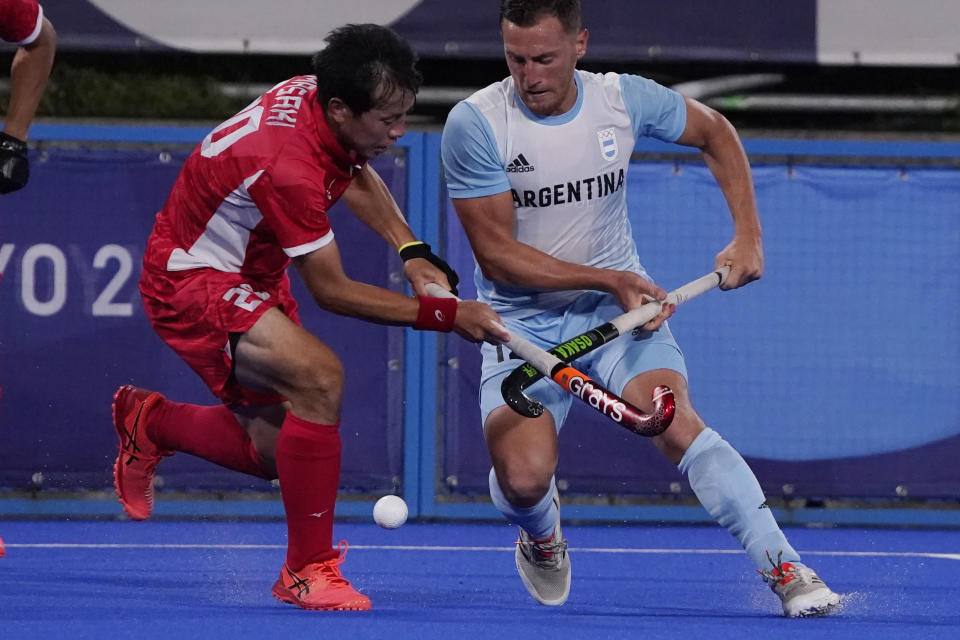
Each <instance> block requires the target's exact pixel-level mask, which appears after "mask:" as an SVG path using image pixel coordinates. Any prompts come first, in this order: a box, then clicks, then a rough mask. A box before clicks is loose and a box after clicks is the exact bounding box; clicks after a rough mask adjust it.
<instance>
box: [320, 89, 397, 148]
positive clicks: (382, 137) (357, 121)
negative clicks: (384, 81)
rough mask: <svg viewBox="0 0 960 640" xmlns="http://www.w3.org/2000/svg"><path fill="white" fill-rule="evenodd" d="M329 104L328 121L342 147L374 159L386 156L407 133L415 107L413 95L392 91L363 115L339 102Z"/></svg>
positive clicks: (334, 101)
mask: <svg viewBox="0 0 960 640" xmlns="http://www.w3.org/2000/svg"><path fill="white" fill-rule="evenodd" d="M330 102H331V104H330V105H329V108H328V119H329V121H330V123H331V125H332V128H333V130H334V133H335V135H336V136H337V139H338V140H339V141H340V144H341V145H342V146H343V147H344V148H345V149H347V150H348V151H349V150H352V151H356V152H357V153H358V154H360V155H361V156H363V157H365V158H374V157H376V156H379V155H381V154H383V153H385V152H386V151H387V149H389V148H390V147H392V146H393V145H394V144H396V142H397V140H399V139H400V137H401V136H403V134H404V133H406V132H407V112H408V111H410V109H412V108H413V102H414V95H413V94H412V93H410V92H409V91H401V90H397V91H393V92H392V94H391V95H388V96H386V97H385V98H383V97H382V98H381V99H380V100H378V101H377V104H376V106H374V108H373V109H371V110H370V111H367V112H365V113H361V114H360V115H357V114H355V113H354V112H353V111H352V110H351V109H350V108H349V107H348V106H346V105H345V104H343V103H342V102H340V101H338V100H336V99H334V100H331V101H330Z"/></svg>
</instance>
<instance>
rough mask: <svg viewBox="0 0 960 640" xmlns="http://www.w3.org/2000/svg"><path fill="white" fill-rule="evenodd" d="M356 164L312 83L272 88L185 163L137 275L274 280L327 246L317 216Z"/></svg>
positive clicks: (359, 162) (328, 237)
mask: <svg viewBox="0 0 960 640" xmlns="http://www.w3.org/2000/svg"><path fill="white" fill-rule="evenodd" d="M0 1H2V0H0ZM364 162H365V159H363V158H362V157H358V156H357V155H356V154H355V153H353V152H351V153H347V152H346V151H344V149H343V147H341V146H340V144H339V143H338V142H337V140H336V138H335V137H334V135H333V132H332V131H330V128H329V127H328V126H327V122H326V119H325V118H324V114H323V110H322V109H321V108H320V105H319V104H318V103H317V98H316V78H315V77H313V76H298V77H296V78H291V79H290V80H287V81H285V82H281V83H280V84H278V85H277V86H275V87H274V88H273V89H271V90H270V91H268V92H267V93H265V94H263V95H262V96H260V98H259V99H258V100H256V101H255V102H254V103H253V104H251V105H250V106H249V107H247V108H246V109H244V110H243V111H241V112H240V113H238V114H237V115H235V116H234V117H232V118H230V119H229V120H227V121H226V122H224V123H222V124H221V125H220V126H218V127H217V128H215V129H214V130H213V131H212V132H211V133H210V134H209V135H207V137H206V138H204V140H203V142H201V143H200V145H199V146H198V147H197V148H196V149H195V150H194V151H193V153H192V154H190V157H189V158H187V161H186V162H185V163H184V165H183V169H181V171H180V175H179V176H178V177H177V180H176V182H175V183H174V185H173V189H172V190H171V192H170V196H169V197H168V199H167V202H166V204H165V205H164V207H163V209H162V210H161V211H160V213H159V214H157V220H156V224H155V225H154V227H153V233H152V234H151V235H150V239H149V241H148V243H147V250H146V252H145V254H144V265H145V266H147V267H149V268H151V269H152V270H160V271H168V272H171V271H187V270H190V269H203V268H211V269H216V270H218V271H224V272H232V273H240V274H243V275H246V276H250V277H253V278H257V279H265V280H276V279H278V278H280V277H281V276H282V275H283V273H284V270H285V269H286V268H287V265H288V264H289V263H290V258H293V257H296V256H299V255H304V254H307V253H310V252H311V251H314V250H316V249H319V248H320V247H323V246H325V245H327V244H329V243H330V242H331V241H332V240H333V231H332V230H331V229H330V222H329V220H328V218H327V211H328V210H329V208H330V207H331V206H332V205H333V204H334V203H335V202H336V201H337V200H338V199H339V198H340V196H341V195H343V192H344V190H346V188H347V186H349V184H350V181H351V180H352V179H353V176H355V175H356V174H357V172H358V171H359V170H360V169H361V168H362V166H363V163H364Z"/></svg>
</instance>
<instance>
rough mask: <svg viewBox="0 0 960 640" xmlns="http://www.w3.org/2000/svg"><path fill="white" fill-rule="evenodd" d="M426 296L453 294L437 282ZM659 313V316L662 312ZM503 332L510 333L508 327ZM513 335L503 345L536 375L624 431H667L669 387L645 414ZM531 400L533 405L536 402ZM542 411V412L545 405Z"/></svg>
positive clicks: (658, 391)
mask: <svg viewBox="0 0 960 640" xmlns="http://www.w3.org/2000/svg"><path fill="white" fill-rule="evenodd" d="M427 293H428V294H429V295H431V296H434V297H438V298H439V297H452V296H453V294H452V293H450V292H449V291H447V290H445V289H444V288H443V287H441V286H440V285H437V284H434V283H430V284H428V285H427ZM644 306H655V307H657V308H658V309H659V305H658V304H651V305H644ZM657 313H659V310H658V311H657ZM657 313H654V314H653V315H652V316H650V318H648V319H647V320H645V321H644V322H647V321H649V320H650V319H652V318H654V317H656V315H657ZM503 329H504V331H509V330H508V329H507V328H506V327H504V328H503ZM510 335H511V337H510V340H508V341H507V342H504V343H503V346H505V347H507V348H508V349H510V350H511V351H513V352H514V353H515V354H517V355H518V356H520V357H521V358H523V359H524V360H525V361H526V362H527V363H528V364H529V365H530V366H532V367H533V369H534V371H535V372H539V373H540V374H541V375H547V376H550V378H551V379H552V380H553V381H554V382H556V383H557V384H558V385H560V386H561V387H563V388H564V389H566V390H567V391H568V392H570V393H571V394H573V395H574V396H576V397H577V398H579V399H580V400H582V401H583V402H585V403H587V404H588V405H590V406H591V407H593V408H594V409H595V410H597V411H599V412H600V413H602V414H603V415H605V416H607V417H608V418H610V419H611V420H613V421H614V422H616V423H617V424H619V425H620V426H622V427H624V428H625V429H628V430H630V431H632V432H633V433H636V434H638V435H641V436H646V437H653V436H656V435H660V434H661V433H663V432H664V431H666V430H667V427H669V426H670V422H671V421H673V414H674V411H675V409H676V402H675V400H674V397H673V391H671V390H670V388H669V387H666V386H662V385H661V386H658V387H657V388H656V389H654V390H653V405H654V410H653V412H652V413H644V412H643V411H641V410H640V409H638V408H637V407H635V406H633V405H632V404H630V403H629V402H627V401H626V400H624V399H623V398H621V397H620V396H618V395H616V394H614V393H613V392H611V391H609V390H607V389H605V388H603V387H602V386H600V385H599V384H597V383H596V382H594V381H593V380H592V379H591V378H590V376H588V375H586V374H584V373H583V372H581V371H578V370H577V369H575V368H573V367H571V366H570V365H568V364H566V363H565V362H563V361H562V360H561V359H560V358H558V357H557V356H556V355H554V354H552V353H548V352H546V351H544V350H543V349H541V348H540V347H538V346H537V345H535V344H533V343H532V342H530V341H529V340H527V339H526V338H524V337H522V336H518V335H516V334H515V333H511V334H510ZM528 400H529V399H528ZM529 401H530V402H534V401H533V400H529ZM540 411H541V412H542V411H543V407H542V406H541V408H540ZM537 415H539V414H537ZM531 417H536V416H531Z"/></svg>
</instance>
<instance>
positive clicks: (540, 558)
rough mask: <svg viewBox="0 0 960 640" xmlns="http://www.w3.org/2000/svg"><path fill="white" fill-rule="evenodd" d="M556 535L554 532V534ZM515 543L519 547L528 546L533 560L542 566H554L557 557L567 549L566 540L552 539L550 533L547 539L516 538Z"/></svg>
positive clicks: (550, 567)
mask: <svg viewBox="0 0 960 640" xmlns="http://www.w3.org/2000/svg"><path fill="white" fill-rule="evenodd" d="M554 535H556V534H554ZM517 544H518V545H520V546H521V547H526V548H528V549H529V550H530V551H531V552H533V553H532V554H531V555H532V556H533V558H532V559H533V561H534V562H536V563H537V565H540V566H543V565H546V566H545V567H544V568H549V569H552V568H555V567H556V565H557V563H558V562H559V560H558V557H559V556H560V555H561V554H563V552H564V551H566V550H567V541H566V540H557V541H555V540H554V539H553V536H552V535H551V536H550V538H549V539H548V540H535V539H533V538H527V539H526V540H523V539H522V538H521V539H520V540H517Z"/></svg>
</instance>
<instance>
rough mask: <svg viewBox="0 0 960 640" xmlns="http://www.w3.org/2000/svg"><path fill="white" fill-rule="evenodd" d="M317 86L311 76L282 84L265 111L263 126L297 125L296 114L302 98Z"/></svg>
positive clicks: (301, 103)
mask: <svg viewBox="0 0 960 640" xmlns="http://www.w3.org/2000/svg"><path fill="white" fill-rule="evenodd" d="M316 86H317V79H316V78H314V77H312V76H307V77H302V78H294V79H293V80H290V81H289V82H285V83H283V84H282V85H281V86H280V88H279V89H277V92H276V94H275V95H274V98H273V103H272V104H271V105H270V108H269V109H267V118H266V122H265V124H266V125H267V126H270V127H292V126H295V125H296V124H297V114H298V113H299V112H300V107H301V106H302V105H303V96H304V95H306V94H307V93H308V92H310V91H312V90H313V89H314V88H315V87H316Z"/></svg>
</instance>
